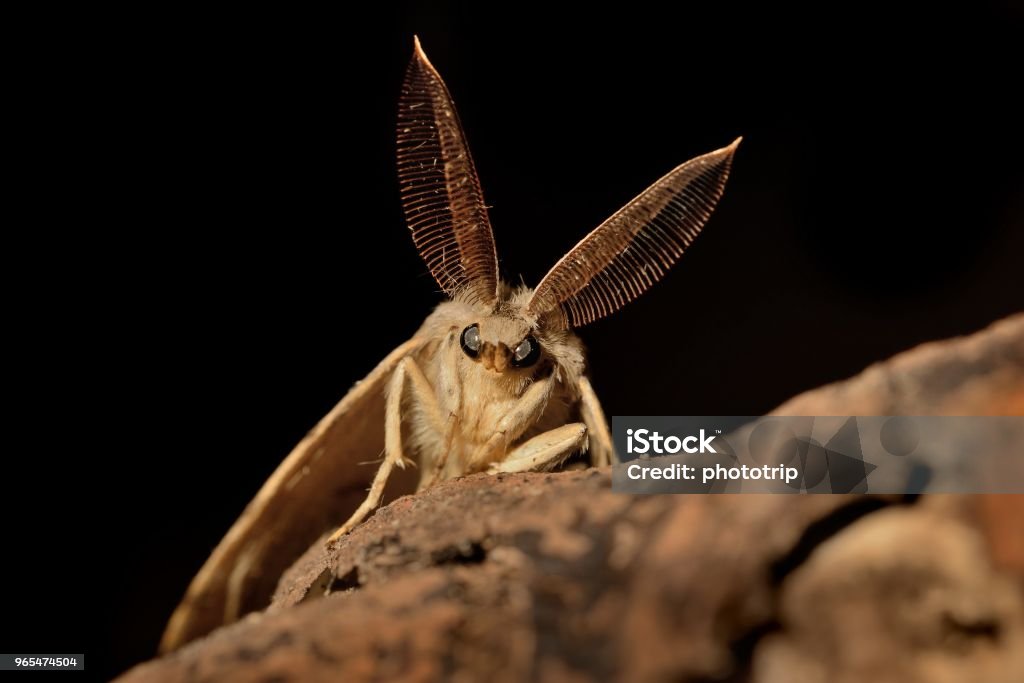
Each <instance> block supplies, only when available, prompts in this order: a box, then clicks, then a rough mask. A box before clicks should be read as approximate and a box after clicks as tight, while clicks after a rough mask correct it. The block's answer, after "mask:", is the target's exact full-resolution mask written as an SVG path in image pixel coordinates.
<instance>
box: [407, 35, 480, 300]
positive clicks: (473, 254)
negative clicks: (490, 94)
mask: <svg viewBox="0 0 1024 683" xmlns="http://www.w3.org/2000/svg"><path fill="white" fill-rule="evenodd" d="M413 43H414V49H413V57H412V61H411V62H410V63H409V68H408V70H407V71H406V75H405V82H404V84H403V86H402V96H401V98H400V99H399V104H398V178H399V184H400V186H401V193H402V205H403V207H404V209H405V219H406V222H407V223H408V225H409V230H410V231H411V232H412V240H413V242H414V243H415V244H416V249H417V250H418V251H419V253H420V256H422V257H423V260H424V261H426V263H427V267H428V268H429V269H430V273H431V274H432V275H433V276H434V279H435V280H437V282H438V284H439V285H441V289H443V290H444V291H445V292H446V293H447V294H448V296H452V297H454V296H455V295H456V294H461V295H462V296H464V297H465V299H466V300H468V301H471V302H479V303H483V304H486V305H490V304H492V303H493V302H494V301H495V300H496V299H497V294H498V255H497V252H496V251H495V247H494V235H493V233H492V231H491V223H490V220H489V219H488V216H487V207H486V206H485V205H484V198H483V193H482V192H481V190H480V180H479V179H478V178H477V174H476V168H475V167H474V166H473V158H472V157H471V156H470V153H469V147H468V145H467V144H466V136H465V134H464V133H463V131H462V125H461V124H460V123H459V115H458V113H457V112H456V111H455V103H454V102H453V101H452V98H451V95H450V94H449V93H448V88H447V87H446V86H445V84H444V81H443V80H441V76H440V74H438V72H437V69H435V68H434V66H433V65H432V64H431V63H430V60H428V59H427V55H426V54H425V53H424V52H423V48H422V47H421V46H420V41H419V38H416V37H414V38H413Z"/></svg>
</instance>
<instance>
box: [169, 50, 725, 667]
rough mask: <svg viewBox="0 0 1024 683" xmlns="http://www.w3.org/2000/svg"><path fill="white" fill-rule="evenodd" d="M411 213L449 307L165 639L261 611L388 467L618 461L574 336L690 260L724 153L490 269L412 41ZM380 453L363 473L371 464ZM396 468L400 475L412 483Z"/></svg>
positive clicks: (453, 142) (472, 202)
mask: <svg viewBox="0 0 1024 683" xmlns="http://www.w3.org/2000/svg"><path fill="white" fill-rule="evenodd" d="M397 138H398V176H399V185H400V190H401V196H402V203H403V207H404V209H405V217H406V222H407V223H408V227H409V231H410V233H411V235H412V239H413V243H414V244H415V246H416V248H417V250H418V251H419V253H420V255H421V256H422V257H423V260H424V261H425V262H426V265H427V268H428V269H429V270H430V273H431V275H433V276H434V279H435V280H436V281H437V283H438V284H439V285H440V286H441V289H442V290H443V291H444V292H445V293H446V294H447V295H448V298H449V300H448V301H446V302H444V303H442V304H440V305H439V306H438V307H437V308H436V309H435V310H434V312H433V313H431V314H430V315H429V316H428V317H427V319H426V321H425V322H424V323H423V325H422V326H421V327H420V329H419V330H418V331H417V332H416V334H415V335H414V336H413V338H412V339H410V340H408V341H407V342H405V343H403V344H401V345H400V346H399V347H398V348H396V349H394V350H392V351H391V352H390V353H388V354H387V356H386V357H385V358H384V360H382V361H381V362H380V363H379V364H378V365H377V366H376V367H375V368H374V369H373V370H372V371H371V372H370V374H369V375H367V377H366V379H365V380H363V381H362V382H358V383H356V385H355V386H353V387H352V388H351V390H350V391H349V392H348V393H347V394H346V395H345V396H344V397H343V398H342V399H341V401H339V403H338V404H337V405H336V406H335V407H334V408H333V409H332V410H331V412H330V413H328V414H327V415H326V416H325V417H324V418H323V419H322V420H321V421H320V422H319V423H318V424H317V425H316V427H315V428H314V429H313V430H312V431H311V432H310V433H309V434H308V435H307V436H306V437H305V438H304V439H303V440H302V442H300V443H299V444H298V445H297V446H296V447H295V449H294V450H293V451H292V452H291V453H290V454H289V455H288V457H287V458H285V460H284V462H282V463H281V465H280V466H278V468H277V469H276V470H275V471H274V473H273V474H272V475H271V477H270V479H268V480H267V482H266V483H265V484H264V485H263V487H262V488H261V489H260V491H259V492H258V493H257V494H256V497H255V498H254V499H253V501H252V502H251V503H250V504H249V506H248V507H246V509H245V510H244V511H243V513H242V516H241V517H240V518H239V519H238V521H236V522H235V524H234V525H233V526H232V527H231V529H230V530H229V531H228V534H227V535H226V536H225V537H224V539H223V540H222V541H221V542H220V544H218V546H217V547H216V548H215V549H214V551H213V554H212V555H211V556H210V558H209V559H208V560H207V562H206V564H204V565H203V567H202V569H201V570H200V571H199V573H198V574H197V575H196V577H195V578H194V579H193V580H192V583H191V584H190V585H189V588H188V591H187V593H186V595H185V598H184V600H183V601H182V603H181V604H180V605H179V606H178V608H177V609H176V610H175V612H174V614H173V615H172V617H171V620H170V622H169V623H168V625H167V629H166V631H165V632H164V637H163V640H162V641H161V650H163V651H169V650H173V649H175V648H177V647H179V646H180V645H182V644H184V643H186V642H188V641H190V640H192V639H194V638H196V637H198V636H201V635H204V634H206V633H208V632H210V631H211V630H213V629H214V628H216V627H218V626H220V625H222V624H229V623H231V622H233V621H236V620H237V619H238V618H239V617H241V616H242V615H244V614H246V613H248V612H251V611H253V610H256V609H260V608H262V607H265V606H266V605H267V603H268V602H269V599H270V596H271V594H272V592H273V591H274V588H275V586H276V584H277V581H278V578H279V577H280V576H281V575H282V573H283V572H284V571H285V569H287V567H288V566H289V565H291V563H292V562H294V560H295V559H296V558H297V557H298V556H299V555H300V554H301V553H302V552H304V551H305V550H306V549H307V548H308V547H309V545H310V543H312V542H313V541H314V540H315V539H316V538H318V537H320V536H321V535H322V534H323V533H324V532H325V531H328V530H330V529H332V528H337V526H336V525H337V524H338V523H339V522H341V521H343V520H345V519H346V518H347V521H345V522H344V524H342V526H341V527H340V528H337V530H336V531H335V533H334V534H333V535H332V536H331V537H330V539H329V543H330V542H334V541H336V540H337V539H339V538H340V537H341V536H342V535H343V534H345V533H346V532H347V531H349V530H351V529H352V528H354V527H355V526H357V525H358V524H360V523H361V522H362V521H363V520H364V519H366V517H367V516H369V515H370V514H371V513H372V512H373V511H374V510H375V509H376V508H377V506H378V505H379V504H380V503H381V502H382V500H383V496H384V493H385V485H386V484H388V482H389V479H391V475H392V473H393V472H394V469H395V468H399V469H406V468H408V466H409V465H410V464H414V465H415V466H416V467H417V468H418V476H417V481H416V482H415V483H414V484H413V488H418V489H422V488H426V487H428V486H432V485H434V484H436V483H437V482H439V481H442V480H445V479H451V478H453V477H458V476H462V475H465V474H472V473H475V472H492V473H493V472H524V471H530V470H545V469H551V468H553V467H556V466H558V465H560V464H562V463H564V462H565V461H566V459H567V458H570V457H572V456H573V455H574V454H577V455H579V456H581V457H582V458H584V460H583V462H584V464H590V465H594V466H600V465H607V464H610V463H612V462H613V461H614V460H615V453H614V449H613V447H612V442H611V435H610V433H609V430H608V425H607V423H606V422H605V418H604V414H603V412H602V410H601V405H600V403H599V401H598V399H597V396H596V395H595V393H594V390H593V388H592V387H591V385H590V382H589V380H588V379H587V376H586V375H585V374H584V352H583V345H582V343H581V342H580V340H579V338H578V337H577V336H576V334H575V332H574V331H573V330H574V329H576V328H579V327H581V326H583V325H586V324H587V323H590V322H593V321H594V320H597V319H599V318H602V317H604V316H607V315H610V314H611V313H614V312H615V311H617V310H618V309H619V308H621V307H622V306H624V305H625V304H627V303H629V302H630V301H632V300H633V299H635V298H636V297H638V296H640V295H641V294H642V293H643V292H644V291H646V290H647V289H648V288H649V287H650V286H651V285H653V284H654V282H656V281H657V280H659V279H660V278H661V277H663V276H664V275H665V274H666V273H667V271H668V269H669V268H670V267H672V265H673V264H674V263H675V262H676V261H677V260H678V259H679V258H680V257H681V256H682V254H683V252H684V251H685V250H686V248H687V247H688V246H689V245H690V244H691V243H692V242H693V240H694V239H695V238H696V236H697V234H698V233H699V232H700V230H701V228H702V227H703V226H704V223H705V222H706V221H707V219H708V218H709V216H710V215H711V211H712V210H713V209H714V207H715V205H716V203H717V202H718V199H719V197H720V196H721V195H722V192H723V191H724V189H725V182H726V179H727V178H728V175H729V169H730V167H731V164H732V158H733V153H734V152H735V150H736V146H737V145H738V144H739V139H737V140H736V141H734V142H733V143H732V144H731V145H728V146H727V147H723V148H721V149H718V150H716V151H713V152H710V153H707V154H704V155H702V156H699V157H696V158H694V159H691V160H690V161H687V162H686V163H684V164H681V165H679V166H677V167H676V168H674V169H672V170H671V171H669V172H668V173H667V174H665V175H664V176H663V177H662V178H661V179H659V180H658V181H657V182H655V183H654V184H653V185H651V186H650V187H648V188H647V189H646V190H644V191H643V192H642V193H640V194H639V195H638V196H637V197H636V198H634V199H633V200H632V201H630V202H629V203H628V204H627V205H626V206H624V207H622V208H621V209H619V211H617V212H616V213H615V214H613V215H612V216H611V217H610V218H609V219H608V220H606V221H605V222H604V223H602V224H601V225H599V226H598V227H597V228H595V229H594V230H592V231H591V232H590V233H589V234H588V235H587V236H586V237H584V238H583V239H582V240H580V242H579V243H578V244H577V245H576V246H575V247H573V248H572V249H571V250H570V251H569V253H567V254H566V255H565V256H563V257H562V258H561V259H560V260H559V261H557V262H556V263H555V265H554V266H553V267H552V268H551V270H550V271H549V272H548V274H547V275H545V276H544V278H543V279H542V280H541V281H540V282H539V283H538V284H537V286H536V287H534V288H529V287H525V286H523V287H517V288H512V287H509V286H508V285H506V284H504V283H503V282H502V281H501V279H500V277H499V275H498V259H497V250H496V249H495V243H494V236H493V233H492V230H491V225H490V219H489V217H488V215H487V205H486V204H485V203H484V201H483V193H482V191H481V189H480V181H479V179H478V177H477V174H476V169H475V167H474V165H473V159H472V156H471V155H470V153H469V147H468V145H467V144H466V139H465V134H464V133H463V131H462V126H461V124H460V123H459V117H458V114H457V113H456V111H455V105H454V102H453V101H452V99H451V96H450V94H449V93H448V88H447V87H446V86H445V84H444V82H443V81H442V80H441V76H440V75H439V74H438V72H437V70H436V69H435V68H434V67H433V65H431V63H430V61H429V60H428V59H427V56H426V55H425V54H424V53H423V50H422V48H421V47H420V44H419V41H418V40H416V41H415V49H414V54H413V59H412V61H411V63H410V64H409V69H408V71H407V72H406V78H405V82H404V84H403V88H402V95H401V97H400V98H399V112H398V129H397ZM368 462H372V463H376V464H377V467H376V468H375V469H374V468H370V467H367V466H366V463H368ZM403 480H404V478H402V477H395V478H394V479H393V480H392V482H393V484H395V483H401V484H404V483H406V482H405V481H403Z"/></svg>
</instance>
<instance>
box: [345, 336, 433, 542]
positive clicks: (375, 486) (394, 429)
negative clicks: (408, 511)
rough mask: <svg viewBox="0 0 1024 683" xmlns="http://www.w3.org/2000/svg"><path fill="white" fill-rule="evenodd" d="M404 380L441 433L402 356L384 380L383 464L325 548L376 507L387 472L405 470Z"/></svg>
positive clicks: (427, 396)
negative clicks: (403, 443) (361, 500)
mask: <svg viewBox="0 0 1024 683" xmlns="http://www.w3.org/2000/svg"><path fill="white" fill-rule="evenodd" d="M406 380H408V381H409V382H411V392H410V395H411V396H412V397H413V399H414V400H415V401H416V402H417V405H418V406H419V407H420V408H422V409H423V411H424V413H425V414H426V417H427V420H428V421H429V423H430V424H431V425H432V426H433V427H434V428H435V429H439V431H440V433H442V434H443V433H444V432H443V430H444V428H445V424H446V423H445V420H444V418H443V417H441V409H440V407H439V406H438V404H437V397H436V396H435V395H434V392H433V390H432V389H431V388H430V384H429V383H428V382H427V378H426V377H425V376H424V375H423V371H422V370H420V368H419V366H418V365H416V361H414V360H413V359H412V358H411V357H409V356H406V357H405V358H403V359H402V360H401V362H400V363H399V364H398V367H397V368H395V372H394V374H393V375H391V379H390V380H389V381H388V388H387V398H386V401H385V404H384V462H382V463H381V464H380V468H378V469H377V474H376V475H374V477H373V483H372V484H371V485H370V491H369V493H368V494H367V495H366V499H365V500H363V502H362V504H361V505H360V506H359V507H358V508H356V511H355V512H353V513H352V516H351V517H349V518H348V521H346V522H345V523H344V524H342V525H341V526H340V527H339V528H338V530H337V531H335V532H334V533H333V534H331V537H330V538H329V539H327V544H328V546H330V545H332V544H333V543H334V542H335V541H337V540H338V539H339V538H341V537H342V536H343V535H345V534H346V533H348V532H349V531H351V530H352V529H353V528H355V527H356V526H357V525H359V524H360V523H361V522H362V521H363V520H364V519H366V517H367V516H368V515H369V514H370V513H371V512H373V510H374V509H375V508H376V507H377V506H378V505H380V500H381V497H382V496H383V495H384V486H385V485H386V484H387V483H388V477H389V476H391V470H392V469H394V468H395V467H396V466H397V467H399V468H400V469H405V466H406V464H407V463H410V462H412V461H410V460H407V459H406V457H405V455H404V454H403V453H402V397H403V395H404V394H405V390H406V384H407V382H406Z"/></svg>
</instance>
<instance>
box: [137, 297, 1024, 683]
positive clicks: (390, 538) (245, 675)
mask: <svg viewBox="0 0 1024 683" xmlns="http://www.w3.org/2000/svg"><path fill="white" fill-rule="evenodd" d="M775 412H776V413H777V414H818V415H840V414H841V415H854V414H945V413H948V414H972V413H973V414H1022V413H1024V316H1016V317H1014V318H1011V319H1008V320H1006V321H1003V322H1001V323H998V324H997V325H995V326H993V327H992V328H990V329H989V330H986V331H985V332H983V333H979V334H977V335H974V336H972V337H969V338H964V339H957V340H951V341H947V342H940V343H934V344H928V345H925V346H922V347H919V348H918V349H915V350H912V351H910V352H907V353H905V354H901V355H900V356H897V357H896V358H894V359H892V360H891V361H888V362H886V363H882V364H878V365H875V366H872V367H871V368H868V369H867V370H866V371H865V372H864V373H862V374H861V375H860V376H858V377H856V378H853V379H851V380H848V381H846V382H841V383H837V384H835V385H830V386H827V387H823V388H821V389H817V390H814V391H811V392H808V393H806V394H803V395H801V396H798V397H796V398H794V399H793V400H791V401H789V402H787V403H786V404H785V405H783V406H781V407H780V408H779V409H778V410H777V411H775ZM1006 447H1007V448H1008V449H1015V450H1016V452H1018V453H1019V452H1020V451H1021V449H1022V447H1024V446H1022V444H1006ZM1021 456H1022V457H1024V453H1022V454H1021ZM1022 499H1024V497H1022V496H927V497H922V498H918V499H916V500H911V499H899V498H883V497H877V496H769V495H744V496H714V495H709V496H649V497H641V496H624V495H618V494H614V493H612V491H611V489H610V476H609V472H608V470H607V469H605V470H587V471H576V472H566V473H560V474H518V475H499V476H487V475H477V476H472V477H466V478H464V479H460V480H456V481H451V482H447V483H445V484H443V485H441V486H438V487H436V488H433V489H430V490H428V491H425V492H422V493H420V494H417V495H416V496H409V497H404V498H401V499H399V500H397V501H395V502H393V503H392V504H390V505H388V506H386V507H384V508H382V509H381V510H379V511H378V512H377V514H376V515H375V516H374V517H373V518H371V519H370V520H369V521H368V522H366V523H365V524H363V525H361V526H360V527H358V528H357V529H355V530H354V531H353V532H352V533H351V534H349V535H348V536H346V537H345V538H344V539H343V540H342V542H341V543H339V545H338V546H337V547H335V548H334V549H333V550H332V551H327V550H326V549H325V548H324V545H323V543H316V544H315V545H314V546H313V547H311V548H310V549H309V551H308V552H307V553H306V554H305V555H304V556H303V557H302V558H301V559H300V560H299V561H298V562H297V563H296V564H295V565H294V566H293V567H292V568H291V569H290V570H289V571H288V572H287V573H286V574H285V575H284V576H283V577H282V579H281V581H280V583H279V586H278V590H277V592H276V595H275V597H274V600H273V604H272V605H271V606H270V607H269V608H268V609H267V610H266V611H265V612H263V613H259V614H254V615H250V616H249V617H248V618H246V619H244V620H243V621H241V622H239V623H237V624H234V625H232V626H229V627H226V628H224V629H221V630H219V631H217V632H214V633H213V634H211V635H210V636H208V637H206V638H204V639H202V640H200V641H198V642H196V643H193V644H191V645H189V646H187V647H185V648H184V649H182V650H181V651H179V652H176V653H173V654H171V655H169V656H166V657H164V658H162V659H159V660H156V661H154V662H150V663H147V664H144V665H141V666H139V667H136V668H135V669H133V670H131V671H130V672H128V673H127V674H126V675H125V676H123V677H122V678H121V679H119V680H121V681H125V682H126V683H127V682H129V681H130V682H132V683H136V682H141V681H183V680H189V681H191V680H195V681H222V680H231V681H319V680H343V681H363V680H403V681H435V680H454V681H476V680H481V679H488V680H492V681H530V680H541V681H592V680H629V681H663V680H673V681H710V680H733V681H740V680H753V681H764V682H771V683H775V682H776V681H777V682H779V683H790V682H793V681H808V682H815V683H816V682H818V681H821V682H825V681H851V682H852V681H863V680H873V681H874V683H884V682H886V681H901V682H904V681H964V680H970V681H1006V682H1007V683H1009V682H1010V681H1020V680H1024V550H1022V547H1021V543H1022V541H1021V539H1024V502H1022Z"/></svg>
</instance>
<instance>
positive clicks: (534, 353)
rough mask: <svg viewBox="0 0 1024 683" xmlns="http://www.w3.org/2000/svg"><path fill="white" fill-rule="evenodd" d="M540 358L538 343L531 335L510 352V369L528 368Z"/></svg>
mask: <svg viewBox="0 0 1024 683" xmlns="http://www.w3.org/2000/svg"><path fill="white" fill-rule="evenodd" d="M538 358H540V343H538V342H537V339H536V338H535V337H533V336H532V335H531V336H529V337H527V338H526V339H524V340H523V341H521V342H519V343H518V344H516V348H515V349H514V350H513V351H512V367H516V368H528V367H530V366H531V365H533V364H534V363H536V362H537V359H538Z"/></svg>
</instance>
